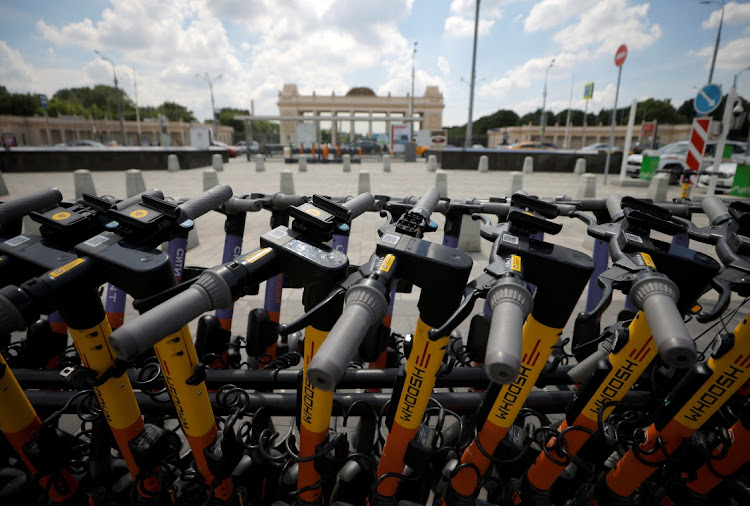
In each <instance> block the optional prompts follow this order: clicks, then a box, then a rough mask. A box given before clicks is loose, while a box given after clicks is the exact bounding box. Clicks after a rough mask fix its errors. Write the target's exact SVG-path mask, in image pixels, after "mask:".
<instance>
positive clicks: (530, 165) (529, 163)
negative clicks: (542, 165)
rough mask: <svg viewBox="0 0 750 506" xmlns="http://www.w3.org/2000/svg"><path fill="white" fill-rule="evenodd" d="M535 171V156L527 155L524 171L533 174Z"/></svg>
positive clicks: (524, 160)
mask: <svg viewBox="0 0 750 506" xmlns="http://www.w3.org/2000/svg"><path fill="white" fill-rule="evenodd" d="M533 172H534V157H533V156H527V157H526V158H524V159H523V173H524V174H532V173H533Z"/></svg>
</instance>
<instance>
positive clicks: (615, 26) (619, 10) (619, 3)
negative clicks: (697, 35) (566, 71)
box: [553, 0, 662, 58]
mask: <svg viewBox="0 0 750 506" xmlns="http://www.w3.org/2000/svg"><path fill="white" fill-rule="evenodd" d="M649 7H650V6H649V4H648V3H644V4H640V5H634V6H628V4H627V1H626V0H602V1H600V2H599V3H597V4H595V5H594V6H593V7H592V8H591V9H589V10H587V11H585V12H584V13H582V14H581V16H580V18H579V19H578V21H577V22H576V23H574V24H572V25H569V26H567V27H565V28H563V29H562V30H560V31H559V32H557V33H556V34H555V35H554V36H553V40H554V41H555V42H557V43H559V44H560V45H561V47H562V48H563V49H564V50H566V51H578V50H581V49H583V48H587V47H588V48H592V49H595V51H594V54H596V55H601V54H608V53H612V54H613V58H614V51H615V50H616V49H617V47H618V46H619V45H620V44H622V43H625V44H627V46H628V49H629V50H630V51H632V50H639V49H644V48H647V47H649V46H650V45H652V44H653V43H654V42H656V41H657V40H658V39H659V38H660V37H661V34H662V30H661V27H660V26H659V25H658V24H652V23H651V22H650V20H649V18H648V10H649Z"/></svg>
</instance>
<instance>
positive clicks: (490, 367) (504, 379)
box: [484, 278, 532, 384]
mask: <svg viewBox="0 0 750 506" xmlns="http://www.w3.org/2000/svg"><path fill="white" fill-rule="evenodd" d="M487 300H488V302H489V306H490V309H492V321H491V323H490V331H489V336H488V338H487V352H486V354H485V358H484V370H485V373H486V374H487V377H488V378H489V379H490V381H492V382H494V383H499V384H506V383H512V382H513V381H515V379H516V377H517V376H518V371H519V370H520V368H521V348H522V341H523V325H524V322H525V321H526V317H527V316H528V315H529V312H531V305H532V295H531V292H529V290H528V289H527V288H526V287H525V286H523V284H521V282H519V281H516V280H514V279H513V278H501V279H500V280H499V281H498V282H497V283H495V285H494V286H493V287H492V288H491V289H490V291H489V293H488V294H487Z"/></svg>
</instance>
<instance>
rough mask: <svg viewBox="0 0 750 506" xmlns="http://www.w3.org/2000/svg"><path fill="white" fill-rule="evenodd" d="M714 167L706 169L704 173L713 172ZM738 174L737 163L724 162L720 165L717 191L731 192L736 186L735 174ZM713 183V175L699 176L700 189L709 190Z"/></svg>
mask: <svg viewBox="0 0 750 506" xmlns="http://www.w3.org/2000/svg"><path fill="white" fill-rule="evenodd" d="M712 169H713V167H706V168H704V169H703V170H704V171H706V170H707V171H711V170H712ZM736 172H737V162H723V163H721V164H720V165H719V174H718V177H717V178H716V191H719V192H720V191H724V190H727V191H729V190H731V189H732V185H733V184H734V174H735V173H736ZM710 181H711V174H701V175H700V176H698V183H697V184H698V187H699V188H708V185H709V183H710Z"/></svg>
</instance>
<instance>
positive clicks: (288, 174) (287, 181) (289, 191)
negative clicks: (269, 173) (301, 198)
mask: <svg viewBox="0 0 750 506" xmlns="http://www.w3.org/2000/svg"><path fill="white" fill-rule="evenodd" d="M279 191H280V192H281V193H283V194H285V195H295V191H294V172H292V171H291V170H282V171H281V177H280V178H279Z"/></svg>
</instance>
